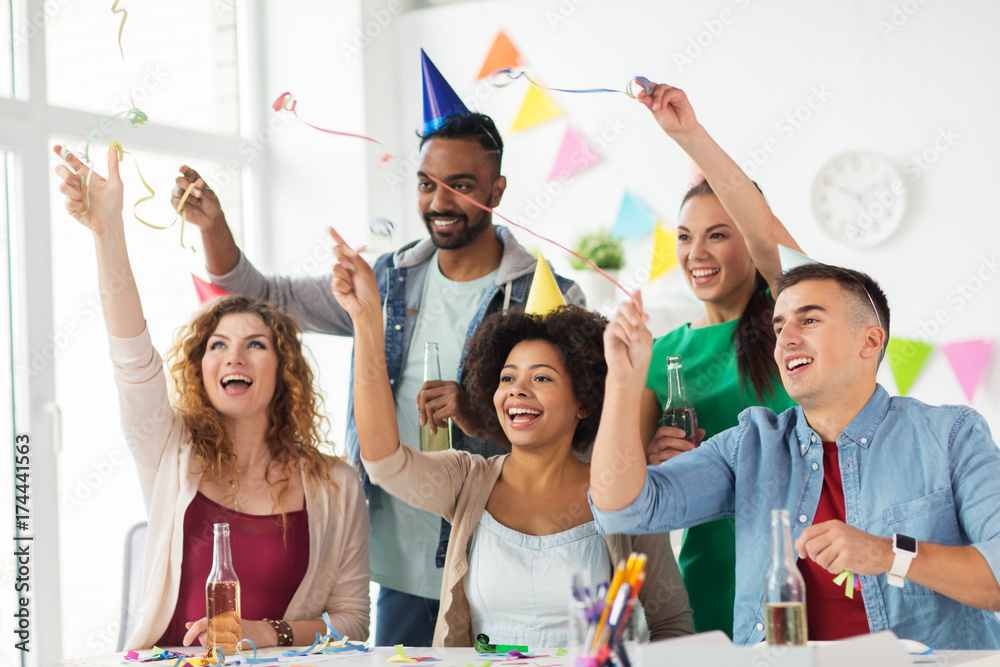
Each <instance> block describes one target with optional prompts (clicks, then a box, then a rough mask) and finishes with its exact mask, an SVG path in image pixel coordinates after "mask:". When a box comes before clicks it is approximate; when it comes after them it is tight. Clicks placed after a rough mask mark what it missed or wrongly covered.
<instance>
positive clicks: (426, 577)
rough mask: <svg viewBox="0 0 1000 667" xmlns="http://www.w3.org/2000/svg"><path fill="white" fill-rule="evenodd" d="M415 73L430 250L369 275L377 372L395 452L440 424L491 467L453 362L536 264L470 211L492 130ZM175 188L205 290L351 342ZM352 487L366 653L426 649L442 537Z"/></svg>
mask: <svg viewBox="0 0 1000 667" xmlns="http://www.w3.org/2000/svg"><path fill="white" fill-rule="evenodd" d="M421 64H422V70H423V92H424V124H423V129H422V132H421V139H420V164H419V167H418V171H417V205H418V208H419V210H420V214H421V217H422V218H423V220H424V224H425V225H426V227H427V232H428V234H429V238H424V239H421V240H419V241H416V242H413V243H410V244H407V245H405V246H403V247H402V248H400V249H398V250H397V251H395V252H393V253H388V254H385V255H383V256H381V257H379V258H378V260H377V261H376V262H375V265H374V270H375V275H376V276H377V278H378V284H379V291H380V293H381V295H382V300H383V305H384V307H385V312H386V318H385V350H386V359H385V363H386V366H387V369H388V372H389V378H390V383H391V386H392V389H393V393H394V397H395V403H396V413H397V419H398V421H399V428H400V439H401V440H402V441H403V442H406V443H419V442H420V441H421V439H420V429H421V425H422V424H429V426H430V429H431V430H432V431H434V432H436V431H437V430H438V429H448V428H449V420H450V421H452V422H454V425H455V426H457V427H458V428H451V429H450V431H451V439H452V446H453V447H454V448H455V449H463V450H468V451H471V452H474V453H479V454H483V455H484V456H491V455H494V454H499V453H502V452H503V451H504V450H503V449H501V446H500V445H502V444H504V442H505V441H504V436H503V432H502V431H501V430H500V429H499V425H496V424H494V425H492V426H493V428H492V429H491V428H489V427H488V426H487V425H486V424H485V423H484V422H483V419H482V417H480V416H478V415H477V414H474V411H473V410H472V408H471V406H470V403H469V399H468V396H467V395H466V393H465V391H464V389H463V388H462V386H461V384H460V383H461V380H462V368H461V366H460V361H461V357H462V351H463V349H464V347H465V343H466V340H467V339H468V338H469V337H470V336H471V335H472V333H473V332H474V331H475V330H476V328H477V327H478V326H479V324H480V322H481V321H482V320H483V318H484V317H485V316H486V315H488V314H490V313H493V312H496V311H499V310H503V309H506V308H511V307H518V308H523V307H524V306H525V303H526V302H527V300H528V295H529V292H530V290H531V285H532V280H533V276H534V274H535V267H536V263H537V262H536V260H535V258H534V257H533V256H531V255H530V254H529V253H528V252H527V251H526V250H525V249H524V248H523V247H522V246H521V245H520V244H519V243H518V242H517V240H516V239H514V237H513V235H512V234H511V233H510V231H508V230H507V228H506V227H501V226H496V225H494V224H493V221H492V215H491V213H489V212H488V211H486V210H483V209H482V208H480V207H478V206H476V205H474V204H473V203H472V201H474V202H478V203H479V204H481V205H482V206H485V207H486V208H487V209H492V208H494V207H496V206H497V205H498V204H499V203H500V200H501V198H502V197H503V193H504V189H505V188H506V186H507V179H506V177H504V176H503V175H501V171H500V166H501V160H502V158H503V140H502V139H501V137H500V134H499V132H498V131H497V129H496V125H494V123H493V121H492V119H490V118H489V117H488V116H485V115H483V114H479V113H472V112H470V111H469V110H468V109H467V108H466V106H465V105H464V104H463V103H462V101H461V99H460V98H459V97H458V95H456V94H455V91H454V90H452V88H451V86H449V85H448V83H447V81H445V79H444V77H443V76H442V75H441V73H440V72H439V71H438V69H437V68H436V67H435V66H434V64H433V63H432V62H431V60H430V59H429V58H428V57H427V54H426V53H424V52H423V51H422V50H421ZM182 174H183V176H182V177H181V178H178V179H177V186H178V187H177V188H176V189H175V190H174V195H175V198H174V205H175V206H176V205H177V203H178V202H179V201H180V196H181V194H182V193H183V192H184V190H186V189H187V187H188V185H189V184H191V183H195V187H196V190H195V192H197V193H199V194H198V196H194V193H192V196H191V197H189V198H188V200H187V202H186V203H185V208H184V210H185V211H186V212H187V219H188V220H189V221H190V222H192V223H194V224H196V225H198V227H200V229H201V235H202V240H203V242H204V246H205V255H206V260H207V261H206V263H207V268H208V271H209V274H210V277H211V280H212V282H213V283H214V284H215V285H218V286H219V287H222V288H223V289H225V290H227V291H228V292H230V293H233V294H241V295H248V296H255V297H259V298H264V299H267V300H269V301H271V302H272V303H275V304H277V305H279V306H282V307H284V308H285V309H286V310H287V311H288V312H289V314H291V315H292V316H293V317H294V318H295V319H296V320H297V321H298V323H299V324H300V325H301V326H302V327H303V329H305V330H306V331H316V332H320V333H328V334H334V335H340V336H351V335H353V328H352V326H351V320H350V317H349V316H348V315H347V313H346V312H345V311H344V310H343V309H342V308H341V307H340V306H339V305H338V304H337V302H336V301H335V300H334V298H333V295H332V294H331V292H330V280H331V278H330V276H320V277H306V278H294V279H291V278H283V277H266V276H263V275H261V274H260V273H259V272H258V271H257V270H256V269H255V268H254V267H253V266H252V265H251V264H250V262H249V261H248V260H247V258H246V257H245V256H244V255H243V254H242V253H241V252H240V250H239V248H238V247H237V246H236V243H235V241H234V240H233V237H232V234H231V233H230V231H229V228H228V226H227V225H226V222H225V216H224V215H223V214H222V210H221V208H220V206H219V202H218V199H217V198H216V196H215V194H214V193H213V192H212V191H211V189H209V188H208V187H207V186H205V184H204V182H203V181H202V180H201V178H200V177H199V176H198V174H197V173H195V172H194V171H193V170H191V169H189V168H187V167H184V168H182ZM440 183H444V184H446V185H447V186H449V188H451V189H448V188H445V187H442V186H441V185H440ZM455 192H459V193H461V194H462V195H464V197H463V196H460V195H457V194H455ZM465 197H468V199H466V198H465ZM469 200H472V201H469ZM555 282H556V284H557V286H558V290H559V292H561V293H562V294H563V295H564V296H565V299H566V301H567V302H568V303H575V304H578V305H582V304H583V300H584V299H583V293H582V292H581V291H580V288H579V287H578V286H576V285H575V284H574V283H572V282H571V281H568V280H566V279H564V278H561V277H559V276H555ZM430 342H434V343H437V344H438V349H439V352H440V366H441V376H442V377H443V378H445V379H444V380H440V381H437V382H427V383H425V382H424V366H423V364H424V344H425V343H430ZM351 396H352V397H351V401H350V404H349V417H348V425H347V451H348V456H349V457H350V460H351V461H352V462H353V463H355V464H356V465H357V466H358V467H359V469H360V462H359V455H358V450H359V448H358V440H357V431H356V428H355V424H354V410H353V388H352V395H351ZM498 443H500V444H498ZM508 447H509V445H508ZM362 476H363V477H364V478H365V485H366V489H367V491H368V493H369V517H370V519H371V525H372V532H371V540H370V542H369V545H370V552H371V565H372V578H373V579H374V580H375V581H377V582H378V583H379V584H380V586H381V588H380V592H379V599H378V605H377V607H376V614H377V625H376V637H375V642H376V644H378V645H381V646H385V645H394V644H405V645H408V646H430V645H431V642H432V637H433V633H434V624H435V621H436V618H437V613H438V606H439V598H440V594H441V581H442V567H443V565H444V555H445V552H446V549H447V545H448V537H449V533H450V527H449V525H448V524H447V523H444V522H443V521H442V520H441V519H440V518H439V517H437V516H434V515H432V514H429V513H426V512H421V511H419V510H416V509H414V508H413V507H411V506H409V505H407V504H405V503H403V502H401V501H399V500H397V499H395V498H393V497H391V496H390V495H388V494H386V493H384V492H382V490H381V489H379V488H378V487H374V486H371V485H370V484H369V483H368V480H367V476H366V475H364V472H363V470H362Z"/></svg>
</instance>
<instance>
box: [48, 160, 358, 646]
mask: <svg viewBox="0 0 1000 667" xmlns="http://www.w3.org/2000/svg"><path fill="white" fill-rule="evenodd" d="M55 150H56V153H58V154H62V150H61V148H60V147H59V146H56V147H55ZM65 159H66V162H67V164H68V165H69V167H67V166H65V165H59V166H58V167H56V173H57V174H58V175H59V177H60V178H61V179H62V181H63V182H62V183H61V184H60V186H59V190H60V192H61V193H63V195H65V197H66V202H65V206H66V210H67V211H68V212H69V213H70V215H72V216H73V217H74V218H76V219H77V220H78V221H79V222H81V223H82V224H83V225H84V226H85V227H87V229H89V230H90V231H91V233H92V234H93V236H94V245H95V248H96V250H97V259H98V262H97V264H98V283H99V285H100V287H101V290H100V293H101V305H102V308H103V311H104V319H105V323H106V325H107V328H108V337H109V339H110V344H111V358H112V361H113V363H114V367H115V380H116V383H117V385H118V392H119V403H120V408H121V417H122V426H123V430H124V435H125V438H126V441H127V444H128V446H129V449H130V451H131V452H132V455H133V458H134V459H135V463H136V468H137V471H138V475H139V480H140V485H141V486H142V491H143V496H144V500H145V503H146V510H147V515H148V519H149V527H148V531H147V539H146V551H145V562H144V574H143V576H144V581H143V590H144V600H145V603H144V608H143V609H142V612H141V616H140V618H139V621H138V624H137V627H136V629H135V631H134V632H133V634H132V636H131V637H130V638H129V640H128V645H129V646H130V647H132V648H148V647H150V646H152V645H154V644H158V645H161V646H177V645H181V644H183V645H185V646H187V645H191V644H192V643H195V642H200V643H201V644H205V642H206V639H207V636H206V630H207V623H206V619H205V611H206V607H205V582H206V579H207V577H208V573H209V570H210V569H211V565H212V542H213V541H212V534H213V524H215V523H228V524H229V525H230V531H231V544H232V560H233V565H234V568H235V570H236V575H237V576H238V577H239V579H240V584H241V595H242V599H241V612H242V618H243V620H242V625H241V637H243V638H247V639H251V640H252V641H253V642H254V643H255V644H256V645H257V646H275V645H279V646H284V645H290V644H293V643H294V644H299V645H302V644H306V645H308V644H310V643H312V641H313V638H314V637H315V636H316V633H317V632H323V633H325V632H326V624H325V623H324V621H323V619H322V618H321V616H322V614H323V613H324V612H326V613H328V614H329V616H330V619H331V622H332V624H333V626H334V628H335V629H336V630H337V631H338V632H340V633H341V634H343V635H349V636H350V637H352V638H354V639H364V638H366V637H367V636H368V614H369V599H368V583H369V566H368V532H369V528H368V514H367V510H366V507H365V500H364V494H363V493H362V491H361V485H360V483H359V481H358V479H357V476H356V475H355V473H354V471H353V470H352V469H351V467H350V466H348V465H347V464H346V463H344V462H343V461H341V460H340V459H338V458H335V457H332V456H328V455H325V454H323V453H322V452H321V451H320V447H321V446H322V445H324V444H325V440H324V438H323V434H322V431H321V429H320V426H321V425H322V424H323V423H324V422H325V418H324V417H323V413H322V399H321V397H320V396H319V395H318V394H317V393H316V392H315V390H314V388H313V374H312V371H311V370H310V368H309V365H308V363H307V362H306V360H305V358H304V357H303V350H302V343H301V340H300V336H301V333H300V331H299V328H298V326H297V325H296V324H295V323H294V322H293V321H292V320H291V318H289V317H288V316H287V315H286V314H284V313H283V312H281V311H279V310H277V309H275V308H273V307H271V306H268V305H267V304H265V303H264V302H261V301H257V300H254V299H247V298H242V297H224V298H221V299H218V300H216V301H214V302H212V303H211V304H209V305H208V306H206V307H205V309H204V310H202V311H201V312H200V313H198V314H197V315H196V316H195V317H194V319H193V320H192V321H191V323H190V324H188V325H187V326H186V327H183V328H182V329H181V330H180V331H179V333H178V338H177V343H176V344H175V345H174V347H173V349H172V351H171V354H170V362H169V369H170V373H171V376H172V378H173V384H174V390H175V396H174V402H173V406H171V404H170V400H169V398H168V389H167V382H166V378H165V374H164V364H163V361H162V360H161V359H160V356H159V355H158V354H157V352H156V350H155V349H153V346H152V343H151V341H150V336H149V331H148V330H147V329H146V322H145V319H144V317H143V311H142V304H141V302H140V300H139V292H138V290H137V288H136V285H135V280H134V278H133V275H132V269H131V265H130V263H129V258H128V252H127V250H126V247H125V235H124V224H123V221H122V182H121V178H120V177H119V175H118V159H117V155H116V154H115V153H111V154H110V155H109V159H108V172H109V176H108V179H104V178H101V177H100V176H98V175H96V174H93V175H90V176H89V180H88V168H87V167H85V166H84V165H83V164H81V163H80V161H79V160H78V159H76V157H75V156H73V155H70V154H67V155H66V156H65Z"/></svg>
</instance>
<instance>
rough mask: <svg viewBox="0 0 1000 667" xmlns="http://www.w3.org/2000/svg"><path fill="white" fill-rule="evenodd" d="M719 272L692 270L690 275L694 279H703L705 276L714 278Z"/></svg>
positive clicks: (715, 270)
mask: <svg viewBox="0 0 1000 667" xmlns="http://www.w3.org/2000/svg"><path fill="white" fill-rule="evenodd" d="M719 271H720V269H692V270H691V275H692V276H694V277H695V278H705V277H707V276H714V275H715V274H716V273H718V272H719Z"/></svg>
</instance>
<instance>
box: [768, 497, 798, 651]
mask: <svg viewBox="0 0 1000 667" xmlns="http://www.w3.org/2000/svg"><path fill="white" fill-rule="evenodd" d="M764 614H765V616H766V617H767V629H766V631H765V632H766V635H767V643H768V644H789V645H799V646H805V645H806V643H807V642H808V640H809V630H808V628H807V626H806V584H805V581H804V580H803V579H802V574H801V573H800V572H799V567H798V565H796V564H795V551H794V549H793V548H792V533H791V527H790V525H789V521H788V510H771V564H770V566H769V567H768V568H767V578H766V579H765V580H764Z"/></svg>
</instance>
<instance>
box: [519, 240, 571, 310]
mask: <svg viewBox="0 0 1000 667" xmlns="http://www.w3.org/2000/svg"><path fill="white" fill-rule="evenodd" d="M565 305H566V299H564V298H563V295H562V292H560V291H559V285H557V284H556V279H555V276H553V275H552V271H551V270H549V264H548V262H546V261H545V257H544V256H543V255H542V253H541V252H539V253H538V264H537V265H536V266H535V275H534V277H533V278H532V279H531V290H530V291H529V292H528V301H527V303H525V304H524V312H526V313H527V314H529V315H548V314H549V313H550V312H551V311H553V310H555V309H556V308H558V307H559V306H565Z"/></svg>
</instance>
